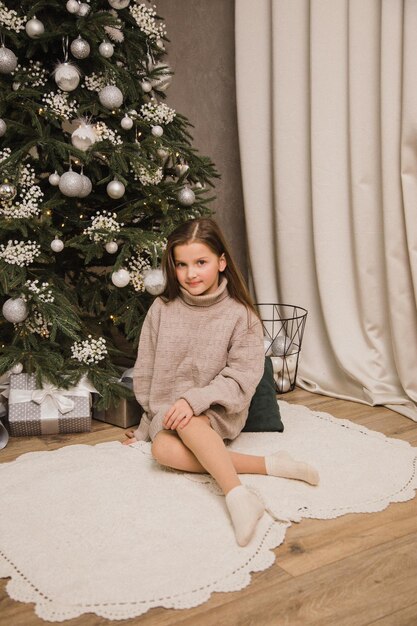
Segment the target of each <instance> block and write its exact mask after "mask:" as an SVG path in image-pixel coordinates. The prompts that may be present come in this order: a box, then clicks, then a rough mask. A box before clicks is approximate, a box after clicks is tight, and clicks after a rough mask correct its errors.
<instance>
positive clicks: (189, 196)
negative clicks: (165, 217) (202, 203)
mask: <svg viewBox="0 0 417 626" xmlns="http://www.w3.org/2000/svg"><path fill="white" fill-rule="evenodd" d="M177 198H178V202H179V203H180V204H182V205H183V206H191V205H192V204H194V202H195V193H194V191H193V190H192V189H190V188H189V187H184V189H180V191H179V192H178V196H177Z"/></svg>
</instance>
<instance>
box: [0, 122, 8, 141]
mask: <svg viewBox="0 0 417 626" xmlns="http://www.w3.org/2000/svg"><path fill="white" fill-rule="evenodd" d="M6 130H7V124H6V122H5V121H4V120H2V119H1V118H0V137H3V135H4V134H5V132H6Z"/></svg>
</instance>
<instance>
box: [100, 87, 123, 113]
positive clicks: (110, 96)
mask: <svg viewBox="0 0 417 626" xmlns="http://www.w3.org/2000/svg"><path fill="white" fill-rule="evenodd" d="M98 99H99V100H100V103H101V104H102V105H103V106H104V107H106V109H118V108H119V107H121V106H122V104H123V94H122V92H121V91H120V89H119V88H118V87H115V86H114V85H107V86H106V87H103V89H102V90H101V91H100V93H99V94H98Z"/></svg>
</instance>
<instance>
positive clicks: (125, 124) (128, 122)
mask: <svg viewBox="0 0 417 626" xmlns="http://www.w3.org/2000/svg"><path fill="white" fill-rule="evenodd" d="M120 126H121V127H122V128H123V129H124V130H130V129H131V128H132V126H133V120H132V118H131V117H129V116H128V115H125V116H124V117H123V118H122V121H121V122H120Z"/></svg>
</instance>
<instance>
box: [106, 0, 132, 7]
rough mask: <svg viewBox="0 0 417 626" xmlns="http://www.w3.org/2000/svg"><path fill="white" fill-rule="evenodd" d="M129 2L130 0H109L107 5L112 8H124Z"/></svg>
mask: <svg viewBox="0 0 417 626" xmlns="http://www.w3.org/2000/svg"><path fill="white" fill-rule="evenodd" d="M129 4H130V0H109V5H110V6H111V7H112V8H113V9H125V8H126V7H128V6H129Z"/></svg>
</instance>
